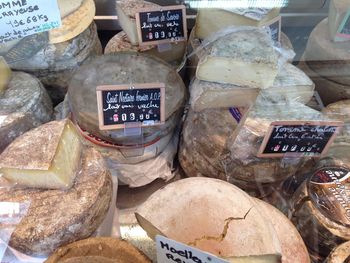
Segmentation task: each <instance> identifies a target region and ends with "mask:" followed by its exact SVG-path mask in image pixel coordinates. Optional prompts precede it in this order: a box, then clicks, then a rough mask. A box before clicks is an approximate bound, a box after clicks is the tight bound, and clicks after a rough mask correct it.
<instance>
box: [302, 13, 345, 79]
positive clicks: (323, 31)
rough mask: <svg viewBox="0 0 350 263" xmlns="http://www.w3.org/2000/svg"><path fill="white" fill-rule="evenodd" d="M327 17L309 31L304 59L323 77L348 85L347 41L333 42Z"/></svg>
mask: <svg viewBox="0 0 350 263" xmlns="http://www.w3.org/2000/svg"><path fill="white" fill-rule="evenodd" d="M327 23H328V19H327V18H326V19H324V20H322V21H321V22H320V23H319V24H318V25H317V26H316V27H315V28H314V30H313V31H312V32H311V35H310V37H309V40H308V43H307V46H306V49H305V52H304V59H305V61H306V63H307V65H308V66H309V67H310V68H311V69H312V70H313V71H315V72H316V73H317V74H318V75H320V76H321V77H323V78H326V79H329V80H332V81H334V82H337V83H340V84H343V85H350V74H349V72H350V63H349V60H350V54H349V52H348V50H349V43H348V42H333V41H332V40H331V39H330V36H329V33H328V25H327Z"/></svg>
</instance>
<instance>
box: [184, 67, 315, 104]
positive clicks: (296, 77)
mask: <svg viewBox="0 0 350 263" xmlns="http://www.w3.org/2000/svg"><path fill="white" fill-rule="evenodd" d="M190 93H191V100H190V104H191V107H192V108H193V109H194V110H195V111H201V110H203V109H206V108H219V107H220V108H224V107H233V106H234V107H243V106H247V105H251V104H253V103H254V102H255V100H256V98H257V96H258V94H259V93H261V96H263V97H264V99H266V100H267V101H271V102H281V101H289V102H301V103H307V102H309V101H310V99H311V97H312V96H313V93H314V83H313V82H312V81H311V80H310V78H309V77H308V76H307V75H306V74H305V73H304V72H302V71H301V70H300V69H298V68H297V67H295V66H293V65H291V64H288V63H287V64H285V65H284V66H283V68H282V69H281V71H280V72H279V74H278V75H277V76H276V78H275V80H274V83H273V85H272V86H271V87H270V88H267V89H263V90H262V91H260V89H258V88H255V89H254V88H251V87H248V86H245V87H244V86H236V85H233V84H222V83H216V82H208V81H202V80H198V79H195V80H194V81H193V83H192V84H191V92H190Z"/></svg>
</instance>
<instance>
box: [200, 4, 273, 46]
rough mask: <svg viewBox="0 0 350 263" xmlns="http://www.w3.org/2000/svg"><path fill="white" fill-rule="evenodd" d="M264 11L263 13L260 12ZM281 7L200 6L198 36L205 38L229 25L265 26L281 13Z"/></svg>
mask: <svg viewBox="0 0 350 263" xmlns="http://www.w3.org/2000/svg"><path fill="white" fill-rule="evenodd" d="M259 11H263V14H261V15H260V14H259ZM279 12H280V10H279V8H273V9H257V8H256V9H254V8H251V9H248V8H247V9H244V8H241V9H231V10H230V9H216V8H200V9H198V13H197V19H196V29H195V30H196V31H195V32H196V36H197V37H198V38H200V39H205V38H206V37H208V36H210V35H211V34H213V33H215V32H217V31H219V30H221V29H223V28H225V27H228V26H256V27H258V26H263V25H265V24H266V23H268V22H269V21H271V20H272V19H274V18H276V17H277V16H278V15H279ZM249 14H251V15H254V14H259V15H260V16H259V17H256V19H253V18H252V17H249Z"/></svg>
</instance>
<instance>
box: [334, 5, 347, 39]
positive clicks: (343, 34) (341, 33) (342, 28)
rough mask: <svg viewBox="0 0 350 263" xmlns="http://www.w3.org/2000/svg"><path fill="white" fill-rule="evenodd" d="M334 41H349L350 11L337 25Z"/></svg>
mask: <svg viewBox="0 0 350 263" xmlns="http://www.w3.org/2000/svg"><path fill="white" fill-rule="evenodd" d="M335 38H336V40H337V39H338V40H339V39H340V40H341V39H344V38H345V39H350V9H349V10H348V12H347V13H346V15H345V16H344V19H343V21H342V22H341V24H340V25H339V28H338V30H337V34H336V36H335Z"/></svg>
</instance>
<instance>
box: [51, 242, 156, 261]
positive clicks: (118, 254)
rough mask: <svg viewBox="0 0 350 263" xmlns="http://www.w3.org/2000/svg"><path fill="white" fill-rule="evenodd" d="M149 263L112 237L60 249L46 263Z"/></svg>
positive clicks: (128, 245)
mask: <svg viewBox="0 0 350 263" xmlns="http://www.w3.org/2000/svg"><path fill="white" fill-rule="evenodd" d="M62 262H64V263H103V262H104V263H113V262H118V263H131V262H133V263H147V262H149V263H150V262H151V261H150V260H149V259H148V258H147V257H146V256H145V255H144V254H143V253H142V252H141V251H139V250H138V249H137V248H136V247H134V246H133V245H131V244H129V243H128V242H126V241H124V240H121V239H115V238H110V237H94V238H88V239H84V240H80V241H77V242H74V243H71V244H69V245H66V246H64V247H60V248H59V249H57V250H56V251H55V253H54V254H52V255H51V256H50V257H49V258H48V259H47V260H46V261H45V263H62Z"/></svg>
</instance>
